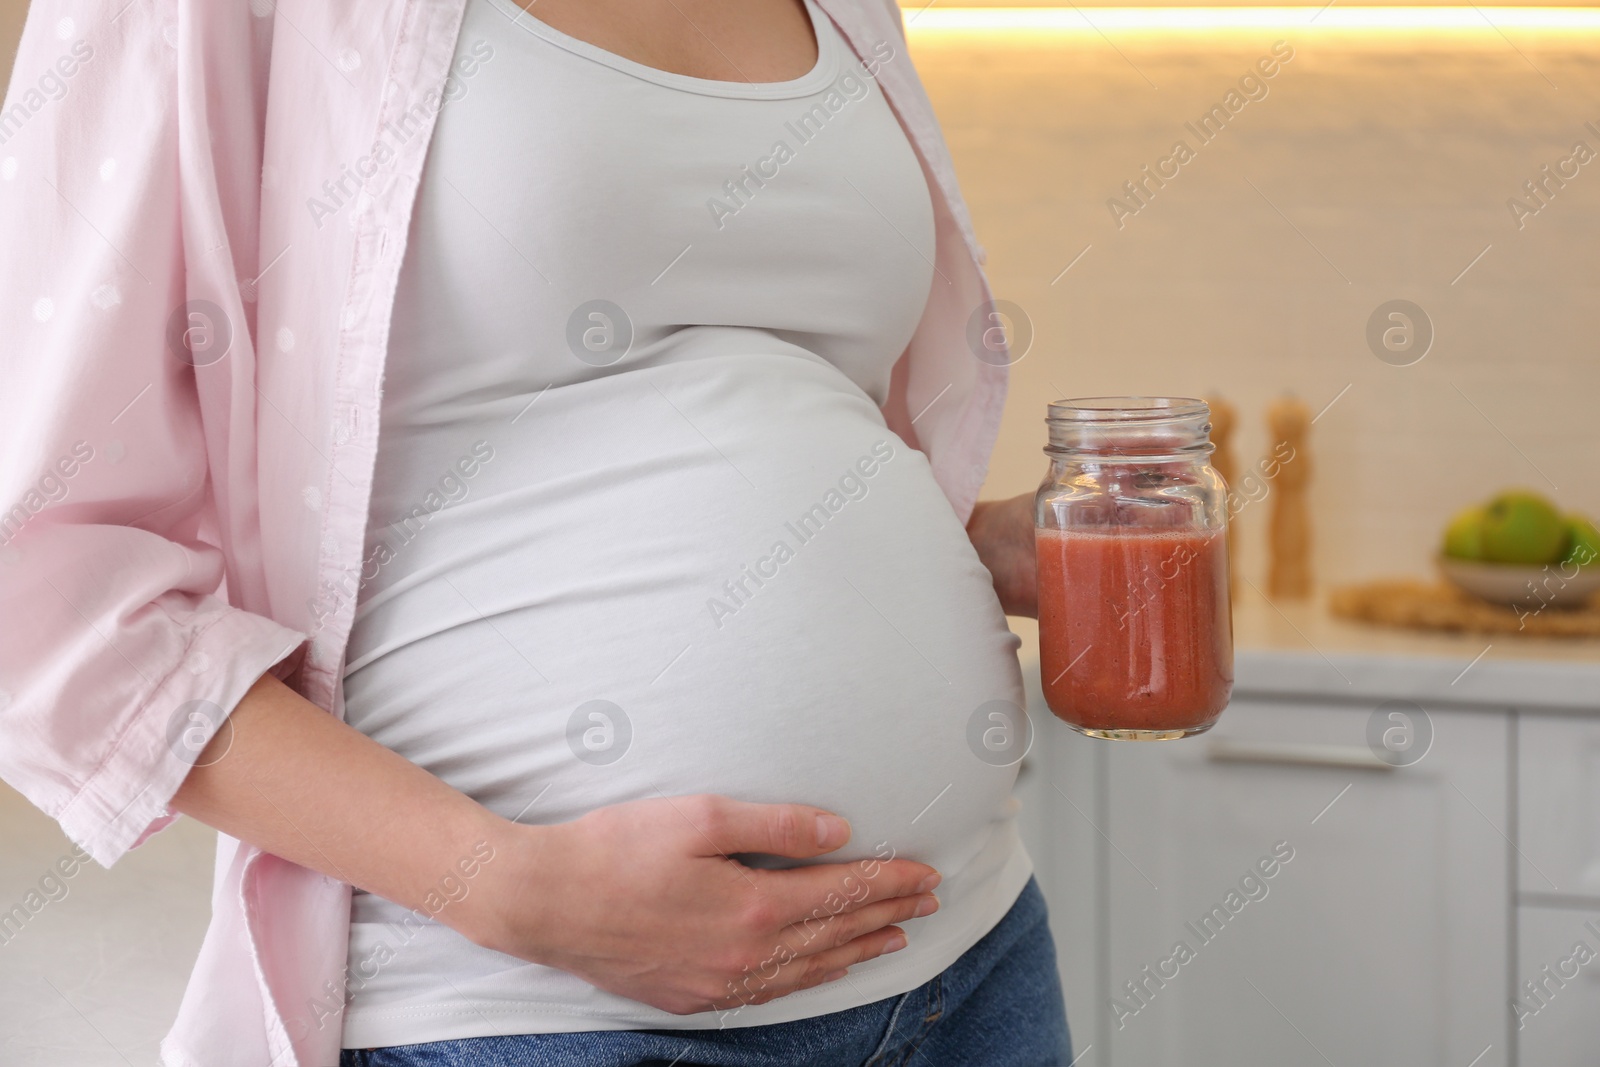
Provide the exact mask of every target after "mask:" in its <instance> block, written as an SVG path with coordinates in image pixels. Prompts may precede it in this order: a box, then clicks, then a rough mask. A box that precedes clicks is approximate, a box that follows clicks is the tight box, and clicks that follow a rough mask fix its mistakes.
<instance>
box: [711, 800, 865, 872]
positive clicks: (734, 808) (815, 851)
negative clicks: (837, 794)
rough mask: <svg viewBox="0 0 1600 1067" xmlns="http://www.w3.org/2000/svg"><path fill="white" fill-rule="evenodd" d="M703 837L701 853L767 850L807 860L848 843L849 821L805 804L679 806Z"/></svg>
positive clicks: (723, 802) (741, 802)
mask: <svg viewBox="0 0 1600 1067" xmlns="http://www.w3.org/2000/svg"><path fill="white" fill-rule="evenodd" d="M681 807H683V808H684V809H685V810H686V812H687V814H688V816H689V820H690V821H691V822H693V823H694V824H695V825H696V827H697V828H698V829H699V830H700V832H701V833H702V835H704V844H705V846H706V848H705V851H704V852H703V854H704V855H716V854H718V853H720V854H722V855H724V856H726V855H729V854H731V853H735V852H765V853H768V854H771V855H774V856H791V857H794V858H796V859H809V858H810V857H812V856H820V855H822V854H823V853H825V852H832V851H833V850H834V849H836V848H838V847H840V846H841V845H843V844H844V843H845V842H847V841H849V840H850V823H849V822H848V821H846V820H845V819H843V818H841V817H840V816H838V815H835V814H833V813H832V812H830V811H824V810H823V809H821V808H813V807H811V806H810V805H807V804H753V803H750V802H749V801H744V800H733V799H732V798H730V797H723V796H714V795H705V796H699V797H692V798H685V801H684V802H683V803H682V804H681Z"/></svg>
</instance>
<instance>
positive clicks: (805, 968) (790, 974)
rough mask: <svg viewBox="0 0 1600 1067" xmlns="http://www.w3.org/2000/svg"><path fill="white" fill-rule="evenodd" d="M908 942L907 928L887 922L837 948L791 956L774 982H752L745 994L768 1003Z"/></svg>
mask: <svg viewBox="0 0 1600 1067" xmlns="http://www.w3.org/2000/svg"><path fill="white" fill-rule="evenodd" d="M905 946H906V933H905V931H904V930H902V929H900V928H899V927H898V926H886V927H884V928H883V929H881V930H875V931H873V932H872V933H870V934H866V935H864V936H862V937H858V938H856V939H855V940H854V941H851V942H849V943H848V944H845V945H840V946H839V947H838V948H833V949H829V950H828V951H826V952H818V953H816V954H814V955H811V956H807V957H805V958H804V959H797V960H792V961H790V962H789V963H786V964H784V965H783V966H782V967H781V968H779V970H778V975H777V977H775V978H774V979H773V980H772V981H771V982H767V983H764V984H759V985H757V984H754V983H752V985H753V988H747V989H746V990H745V992H744V993H743V994H742V995H743V996H744V997H747V998H748V997H751V996H753V997H754V999H751V1000H748V1001H747V1002H748V1003H752V1004H765V1003H767V1002H768V1001H769V1000H776V999H777V998H779V997H782V996H787V995H788V994H790V993H793V992H796V991H798V990H801V989H810V988H811V987H812V986H817V985H822V984H823V983H825V982H837V981H839V980H840V979H841V978H843V977H844V975H843V974H842V973H840V972H843V971H847V970H849V968H851V967H854V966H855V965H856V964H858V963H865V962H866V961H868V960H872V959H877V958H878V957H879V956H884V955H887V954H888V953H890V952H898V951H900V949H902V948H905Z"/></svg>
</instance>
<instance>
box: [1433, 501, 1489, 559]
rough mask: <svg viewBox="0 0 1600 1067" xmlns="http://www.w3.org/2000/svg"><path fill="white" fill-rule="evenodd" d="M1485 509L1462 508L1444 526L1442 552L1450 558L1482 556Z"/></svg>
mask: <svg viewBox="0 0 1600 1067" xmlns="http://www.w3.org/2000/svg"><path fill="white" fill-rule="evenodd" d="M1484 518H1485V509H1484V508H1482V507H1470V508H1463V509H1462V510H1461V511H1458V512H1456V515H1455V518H1453V519H1451V520H1450V525H1449V526H1447V527H1445V531H1444V546H1443V552H1444V554H1445V555H1447V556H1449V557H1451V558H1452V559H1482V558H1483V523H1484Z"/></svg>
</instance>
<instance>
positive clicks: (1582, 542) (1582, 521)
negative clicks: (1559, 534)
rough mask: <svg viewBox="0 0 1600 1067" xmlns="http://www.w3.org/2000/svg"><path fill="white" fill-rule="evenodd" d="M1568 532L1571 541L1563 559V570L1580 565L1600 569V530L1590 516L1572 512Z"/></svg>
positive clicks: (1568, 521) (1567, 570)
mask: <svg viewBox="0 0 1600 1067" xmlns="http://www.w3.org/2000/svg"><path fill="white" fill-rule="evenodd" d="M1567 533H1568V535H1569V537H1570V541H1569V543H1568V545H1567V554H1566V555H1565V556H1563V557H1562V559H1561V567H1562V570H1563V571H1566V572H1570V571H1571V570H1573V569H1575V568H1578V567H1593V568H1595V569H1600V530H1597V529H1595V525H1594V523H1593V522H1592V521H1590V520H1589V519H1588V518H1586V517H1584V516H1582V515H1577V514H1572V515H1568V516H1567Z"/></svg>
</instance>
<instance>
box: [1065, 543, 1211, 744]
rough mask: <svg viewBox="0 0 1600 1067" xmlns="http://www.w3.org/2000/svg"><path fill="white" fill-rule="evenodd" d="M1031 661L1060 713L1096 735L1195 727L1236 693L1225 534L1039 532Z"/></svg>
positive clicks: (1153, 736)
mask: <svg viewBox="0 0 1600 1067" xmlns="http://www.w3.org/2000/svg"><path fill="white" fill-rule="evenodd" d="M1035 535H1036V536H1035V543H1036V545H1037V547H1038V555H1039V659H1040V673H1041V675H1042V678H1043V682H1044V695H1045V701H1046V702H1047V703H1048V704H1049V705H1050V710H1051V711H1053V712H1054V713H1055V714H1056V716H1057V717H1058V718H1060V719H1062V720H1064V721H1065V722H1067V723H1069V724H1070V725H1072V726H1074V727H1076V728H1077V729H1079V730H1081V731H1083V732H1084V733H1089V734H1093V735H1094V736H1097V737H1111V738H1119V739H1129V740H1133V739H1138V740H1160V739H1168V738H1174V737H1182V736H1185V735H1186V734H1193V733H1199V732H1201V731H1202V730H1205V729H1207V728H1209V727H1210V726H1211V724H1212V723H1214V722H1215V721H1216V719H1217V716H1218V715H1219V714H1221V712H1222V709H1223V708H1225V707H1227V704H1228V698H1229V696H1230V695H1231V693H1232V691H1233V616H1232V614H1231V612H1230V609H1229V604H1228V555H1227V542H1226V537H1225V535H1224V533H1223V532H1222V531H1215V532H1207V531H1196V530H1173V529H1170V528H1169V529H1161V528H1152V529H1141V528H1139V527H1126V526H1118V527H1113V528H1110V529H1108V531H1107V532H1104V533H1101V532H1085V531H1082V530H1070V531H1064V530H1036V531H1035Z"/></svg>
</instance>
